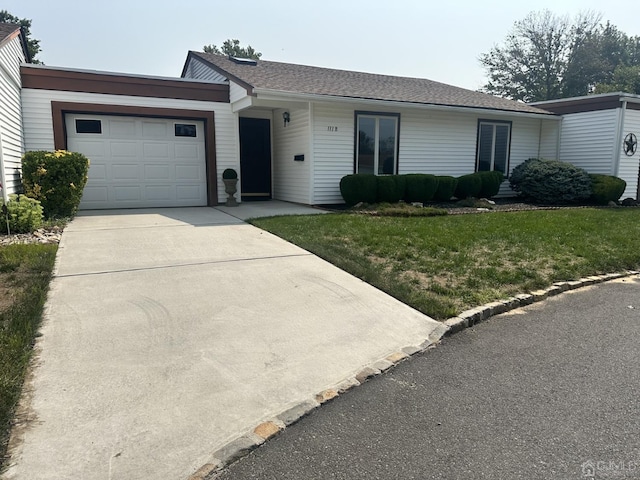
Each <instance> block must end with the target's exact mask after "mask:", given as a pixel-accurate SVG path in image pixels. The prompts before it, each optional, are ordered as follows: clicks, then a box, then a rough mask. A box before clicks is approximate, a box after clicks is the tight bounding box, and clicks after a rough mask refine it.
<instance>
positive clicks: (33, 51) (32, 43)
mask: <svg viewBox="0 0 640 480" xmlns="http://www.w3.org/2000/svg"><path fill="white" fill-rule="evenodd" d="M0 22H1V23H14V24H16V25H20V26H21V27H22V29H23V32H24V36H25V40H26V44H27V51H28V52H29V56H30V57H31V62H32V63H42V62H40V61H39V60H37V59H36V55H38V53H40V40H36V39H35V38H32V37H31V20H29V19H26V18H18V17H16V16H14V15H11V14H10V13H9V12H7V11H6V10H0Z"/></svg>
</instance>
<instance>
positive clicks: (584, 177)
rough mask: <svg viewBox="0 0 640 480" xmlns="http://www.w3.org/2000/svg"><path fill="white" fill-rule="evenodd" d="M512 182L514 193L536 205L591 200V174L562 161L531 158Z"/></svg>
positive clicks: (512, 178)
mask: <svg viewBox="0 0 640 480" xmlns="http://www.w3.org/2000/svg"><path fill="white" fill-rule="evenodd" d="M509 182H510V184H511V188H512V189H513V190H514V191H516V192H519V193H520V194H521V195H522V196H524V197H526V198H528V199H530V200H533V201H534V202H536V203H542V204H562V203H578V202H582V201H585V200H586V199H588V198H589V197H590V196H591V178H590V177H589V174H588V173H587V172H586V171H585V170H583V169H582V168H579V167H576V166H575V165H572V164H570V163H566V162H560V161H558V160H543V159H538V158H530V159H528V160H527V161H526V162H524V163H522V164H520V165H518V166H517V167H516V168H514V169H513V172H512V173H511V177H510V179H509Z"/></svg>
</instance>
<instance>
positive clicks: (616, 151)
mask: <svg viewBox="0 0 640 480" xmlns="http://www.w3.org/2000/svg"><path fill="white" fill-rule="evenodd" d="M626 110H627V101H626V100H623V101H622V106H621V107H620V111H619V112H618V129H617V130H618V131H617V132H616V144H615V146H614V148H613V159H612V160H613V161H612V162H611V169H612V172H611V175H613V176H615V177H617V176H618V173H619V171H620V149H621V148H622V134H623V133H622V130H623V128H624V114H625V111H626Z"/></svg>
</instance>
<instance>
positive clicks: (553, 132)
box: [539, 120, 562, 160]
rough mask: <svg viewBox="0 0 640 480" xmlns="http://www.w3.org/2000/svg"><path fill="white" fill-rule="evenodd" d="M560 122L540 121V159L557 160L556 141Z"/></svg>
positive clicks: (558, 138)
mask: <svg viewBox="0 0 640 480" xmlns="http://www.w3.org/2000/svg"><path fill="white" fill-rule="evenodd" d="M561 125H562V122H561V121H558V120H540V153H539V157H540V158H545V159H547V160H557V159H558V146H559V144H558V141H559V140H560V137H559V135H560V128H561Z"/></svg>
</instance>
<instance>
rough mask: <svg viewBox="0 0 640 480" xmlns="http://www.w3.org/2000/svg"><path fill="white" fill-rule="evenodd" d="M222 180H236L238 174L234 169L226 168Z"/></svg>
mask: <svg viewBox="0 0 640 480" xmlns="http://www.w3.org/2000/svg"><path fill="white" fill-rule="evenodd" d="M222 178H223V179H224V180H235V179H236V178H238V172H236V171H235V170H234V169H233V168H225V170H224V171H223V172H222Z"/></svg>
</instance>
